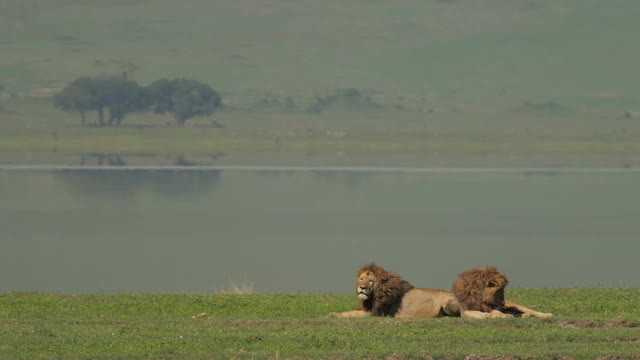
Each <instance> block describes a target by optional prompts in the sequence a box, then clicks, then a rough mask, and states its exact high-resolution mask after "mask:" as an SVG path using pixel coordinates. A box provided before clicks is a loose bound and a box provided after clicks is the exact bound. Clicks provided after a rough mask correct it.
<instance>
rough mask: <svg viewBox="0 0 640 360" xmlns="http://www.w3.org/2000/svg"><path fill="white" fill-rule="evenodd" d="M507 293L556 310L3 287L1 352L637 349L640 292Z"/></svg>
mask: <svg viewBox="0 0 640 360" xmlns="http://www.w3.org/2000/svg"><path fill="white" fill-rule="evenodd" d="M507 296H508V297H509V298H511V299H514V300H516V301H518V302H521V303H523V304H526V305H528V306H531V307H533V308H536V309H540V310H544V311H551V312H553V313H555V315H556V317H555V318H553V319H550V320H540V319H507V320H491V321H472V320H463V319H457V318H444V319H416V320H400V319H390V318H370V319H334V318H329V317H327V314H328V313H330V312H334V311H345V310H350V309H353V308H354V307H355V305H356V299H355V298H354V296H353V295H350V294H349V295H330V294H302V295H284V294H282V295H243V296H237V295H203V294H120V295H52V294H42V293H9V294H4V295H0V352H1V353H2V354H3V355H2V356H3V357H4V358H24V359H27V358H28V359H46V358H74V359H84V358H91V359H96V358H124V357H126V358H169V359H193V358H203V359H204V358H207V359H209V358H238V359H245V358H246V359H254V358H255V359H263V358H265V359H266V358H282V359H287V358H332V359H364V358H366V359H384V358H389V357H392V358H396V359H405V358H446V359H462V358H464V357H465V356H468V355H472V354H474V355H476V356H485V357H483V358H487V359H491V358H499V357H503V358H504V357H513V358H566V359H583V358H589V359H594V358H598V357H603V358H604V357H606V356H613V357H615V358H620V359H627V358H634V356H636V357H637V346H638V339H639V336H638V328H639V327H640V315H639V314H640V308H639V305H638V302H637V301H636V300H637V298H638V296H640V292H639V291H638V289H628V288H597V289H596V288H591V289H586V288H577V289H520V290H511V291H509V292H508V293H507ZM202 313H206V314H207V315H206V316H204V315H200V314H202ZM198 315H200V316H198Z"/></svg>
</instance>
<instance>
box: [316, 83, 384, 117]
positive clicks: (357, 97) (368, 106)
mask: <svg viewBox="0 0 640 360" xmlns="http://www.w3.org/2000/svg"><path fill="white" fill-rule="evenodd" d="M332 108H342V109H348V110H377V109H379V108H381V106H380V105H379V104H377V103H376V102H374V101H373V100H372V99H371V97H369V96H368V95H365V94H363V93H362V92H360V90H358V89H353V88H348V89H341V90H338V91H336V92H335V93H334V94H330V95H327V96H322V97H318V98H316V101H315V102H314V103H313V105H311V107H310V108H309V112H311V113H320V112H323V111H325V110H329V109H332Z"/></svg>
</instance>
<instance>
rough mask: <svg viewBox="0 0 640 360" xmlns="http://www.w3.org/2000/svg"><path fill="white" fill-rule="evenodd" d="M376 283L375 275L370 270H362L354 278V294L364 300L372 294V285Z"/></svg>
mask: <svg viewBox="0 0 640 360" xmlns="http://www.w3.org/2000/svg"><path fill="white" fill-rule="evenodd" d="M375 284H376V275H375V274H374V273H373V272H371V271H368V270H367V271H363V272H361V273H359V274H358V276H357V278H356V294H358V298H359V299H360V300H362V301H366V300H367V299H369V298H370V297H371V295H372V294H373V287H374V286H375Z"/></svg>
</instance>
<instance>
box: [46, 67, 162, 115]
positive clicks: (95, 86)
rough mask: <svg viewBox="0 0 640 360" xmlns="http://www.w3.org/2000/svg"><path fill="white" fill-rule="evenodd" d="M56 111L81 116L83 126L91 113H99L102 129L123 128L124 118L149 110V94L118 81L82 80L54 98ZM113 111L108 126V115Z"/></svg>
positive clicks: (129, 83)
mask: <svg viewBox="0 0 640 360" xmlns="http://www.w3.org/2000/svg"><path fill="white" fill-rule="evenodd" d="M53 104H54V106H55V107H57V108H59V109H61V110H64V111H70V112H75V111H77V112H79V113H80V119H81V123H82V125H84V124H85V120H86V113H87V112H88V111H97V112H98V125H99V126H105V125H106V124H108V125H109V126H119V125H120V124H121V123H122V120H123V119H124V117H125V116H126V115H127V114H128V113H130V112H134V111H144V110H146V109H147V108H148V107H149V104H150V102H149V98H148V96H147V95H146V91H145V90H144V89H143V88H141V87H140V86H138V84H137V83H136V82H135V81H128V80H117V79H116V80H114V79H92V78H86V77H83V78H78V79H76V80H74V81H73V82H71V83H70V84H69V85H67V86H66V87H65V88H64V89H62V91H61V92H60V93H58V94H56V95H55V96H54V97H53ZM105 109H108V110H109V119H108V122H105V119H104V111H105Z"/></svg>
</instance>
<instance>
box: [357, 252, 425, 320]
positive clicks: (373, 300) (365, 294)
mask: <svg viewBox="0 0 640 360" xmlns="http://www.w3.org/2000/svg"><path fill="white" fill-rule="evenodd" d="M411 289H413V285H411V284H410V283H409V282H408V281H406V280H403V279H402V278H401V277H400V276H399V275H398V274H396V273H394V272H391V271H387V270H385V269H383V268H382V267H380V266H378V265H376V264H373V263H372V264H366V265H364V266H362V267H361V268H360V269H359V270H358V272H357V274H356V294H357V295H358V299H360V305H359V307H360V309H361V310H365V311H368V312H371V313H373V314H374V315H378V316H394V315H395V314H396V312H398V309H399V308H400V304H401V302H402V298H403V297H404V295H405V294H406V293H407V291H409V290H411Z"/></svg>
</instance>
